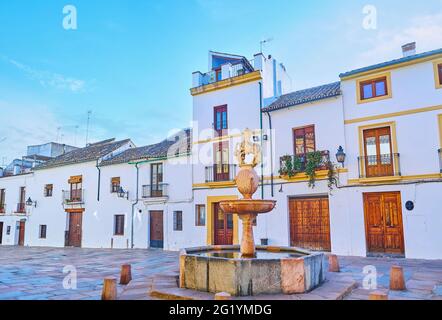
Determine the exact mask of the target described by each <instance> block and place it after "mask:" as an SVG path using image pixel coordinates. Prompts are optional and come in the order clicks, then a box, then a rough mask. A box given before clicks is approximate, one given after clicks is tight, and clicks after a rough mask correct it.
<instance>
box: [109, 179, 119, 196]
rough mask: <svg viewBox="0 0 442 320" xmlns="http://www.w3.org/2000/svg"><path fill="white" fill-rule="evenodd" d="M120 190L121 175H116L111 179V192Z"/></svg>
mask: <svg viewBox="0 0 442 320" xmlns="http://www.w3.org/2000/svg"><path fill="white" fill-rule="evenodd" d="M119 190H120V177H114V178H112V179H111V193H118V191H119Z"/></svg>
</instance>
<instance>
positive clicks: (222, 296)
mask: <svg viewBox="0 0 442 320" xmlns="http://www.w3.org/2000/svg"><path fill="white" fill-rule="evenodd" d="M215 300H232V296H231V295H230V294H229V293H227V292H220V293H217V294H215Z"/></svg>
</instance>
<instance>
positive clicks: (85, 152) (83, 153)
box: [33, 139, 130, 170]
mask: <svg viewBox="0 0 442 320" xmlns="http://www.w3.org/2000/svg"><path fill="white" fill-rule="evenodd" d="M128 142H130V139H126V140H121V141H115V139H109V140H105V141H102V142H98V143H94V144H90V145H89V146H87V147H84V148H80V149H76V150H73V151H70V152H67V153H65V154H63V155H61V156H58V157H56V158H53V159H52V160H49V161H47V162H45V163H42V164H40V165H38V166H36V167H35V168H34V169H33V170H42V169H48V168H53V167H61V166H66V165H71V164H77V163H83V162H89V161H94V160H98V159H100V158H101V157H103V156H105V155H107V154H109V153H111V152H112V151H114V150H116V149H118V148H120V147H122V146H123V145H125V144H126V143H128Z"/></svg>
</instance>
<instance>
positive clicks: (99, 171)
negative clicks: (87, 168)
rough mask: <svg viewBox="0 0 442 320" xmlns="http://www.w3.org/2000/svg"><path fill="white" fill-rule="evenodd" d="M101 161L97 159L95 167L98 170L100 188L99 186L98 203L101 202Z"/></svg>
mask: <svg viewBox="0 0 442 320" xmlns="http://www.w3.org/2000/svg"><path fill="white" fill-rule="evenodd" d="M98 161H99V159H97V164H96V165H95V166H96V167H97V170H98V186H97V201H98V202H100V182H101V169H100V166H99V163H98Z"/></svg>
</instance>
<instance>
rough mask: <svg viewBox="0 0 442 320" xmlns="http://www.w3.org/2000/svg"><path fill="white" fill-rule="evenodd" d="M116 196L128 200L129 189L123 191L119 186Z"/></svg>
mask: <svg viewBox="0 0 442 320" xmlns="http://www.w3.org/2000/svg"><path fill="white" fill-rule="evenodd" d="M118 197H119V198H126V199H127V200H129V191H124V189H123V187H120V189H118Z"/></svg>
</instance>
